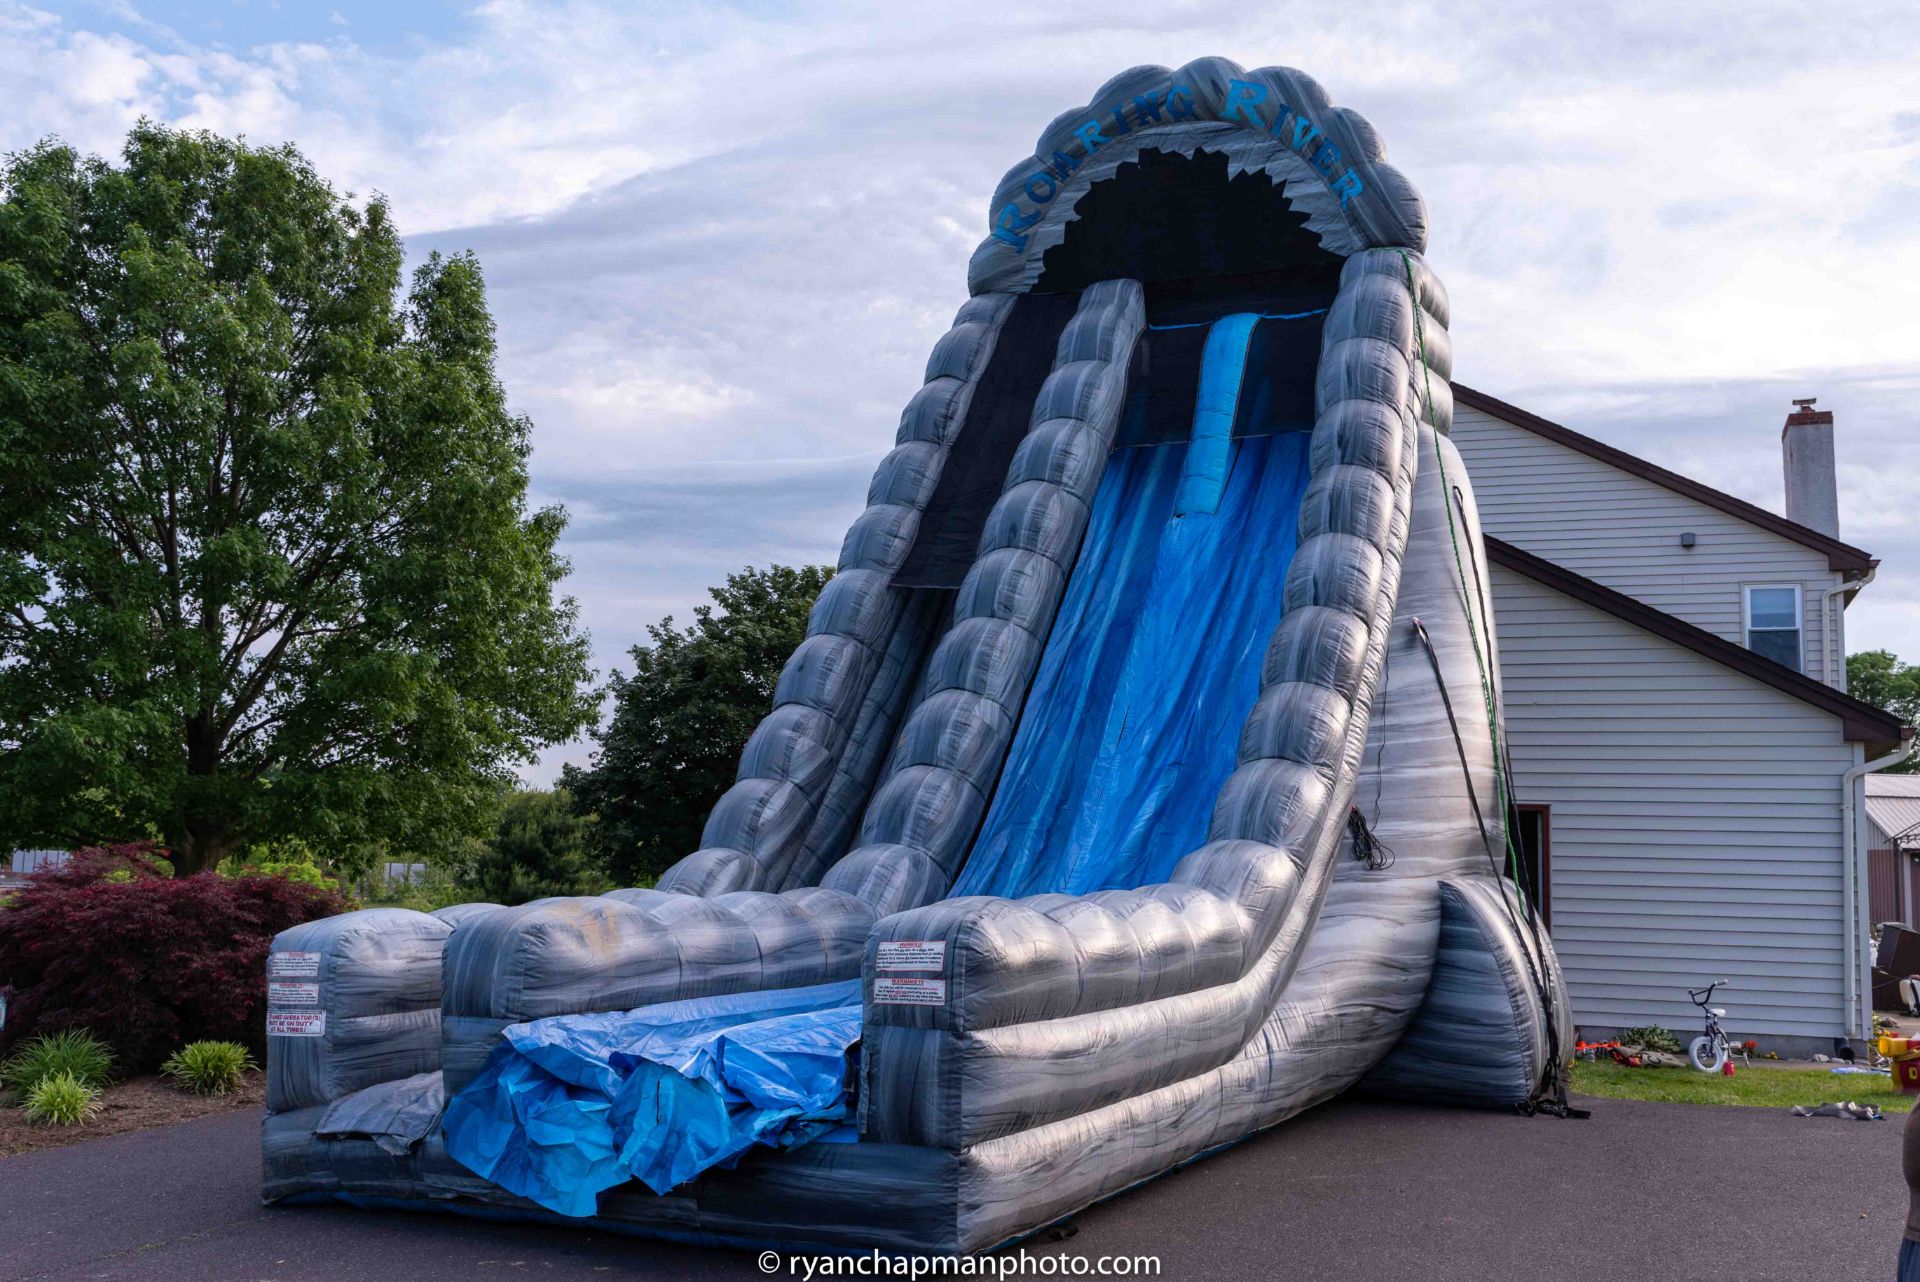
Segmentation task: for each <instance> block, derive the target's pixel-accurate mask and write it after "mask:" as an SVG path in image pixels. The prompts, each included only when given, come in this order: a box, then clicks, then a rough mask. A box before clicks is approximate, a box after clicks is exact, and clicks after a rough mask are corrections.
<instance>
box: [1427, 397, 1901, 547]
mask: <svg viewBox="0 0 1920 1282" xmlns="http://www.w3.org/2000/svg"><path fill="white" fill-rule="evenodd" d="M1453 399H1454V401H1455V402H1456V403H1457V404H1460V405H1466V406H1470V407H1471V408H1473V409H1477V410H1480V411H1482V412H1483V413H1487V414H1491V415H1493V416H1494V417H1496V418H1499V419H1501V420H1503V421H1505V422H1508V423H1511V424H1513V425H1514V426H1515V427H1520V428H1525V429H1526V430H1527V431H1529V432H1532V433H1533V434H1534V435H1535V436H1540V437H1544V438H1545V439H1547V440H1549V441H1552V442H1554V443H1555V444H1557V445H1564V446H1566V447H1567V448H1568V449H1571V450H1578V451H1580V453H1582V454H1585V455H1586V456H1588V457H1589V458H1595V459H1598V460H1600V461H1601V462H1602V463H1607V464H1611V465H1612V466H1614V467H1617V468H1619V469H1620V470H1621V471H1623V472H1627V473H1630V474H1632V475H1634V476H1637V477H1640V478H1641V479H1642V480H1647V481H1652V482H1653V483H1654V484H1655V485H1659V486H1662V487H1664V488H1666V489H1669V490H1672V491H1673V492H1674V493H1676V494H1683V495H1685V496H1686V497H1687V498H1690V499H1693V500H1694V501H1695V502H1697V503H1704V504H1706V505H1707V506H1708V507H1711V508H1717V509H1718V510H1720V511H1722V512H1725V513H1727V514H1728V515H1729V516H1737V517H1739V518H1740V519H1741V520H1743V521H1745V522H1747V523H1748V524H1750V525H1757V526H1759V527H1760V528H1761V529H1763V530H1767V531H1769V532H1771V533H1773V534H1777V535H1779V536H1780V537H1781V538H1784V539H1791V540H1793V541H1794V542H1795V543H1799V544H1801V545H1803V546H1805V547H1809V548H1812V549H1813V550H1814V551H1816V552H1820V553H1824V554H1825V556H1826V558H1827V568H1828V569H1830V570H1840V571H1847V570H1855V571H1861V572H1865V571H1867V570H1871V569H1873V568H1874V567H1875V566H1876V565H1878V564H1880V563H1879V562H1878V561H1876V560H1875V559H1874V558H1873V556H1872V555H1871V554H1869V553H1867V552H1866V551H1864V550H1862V549H1860V548H1857V547H1854V546H1853V545H1852V544H1851V543H1842V542H1841V541H1840V540H1839V539H1836V538H1832V537H1830V536H1828V535H1825V534H1822V533H1820V531H1818V530H1815V529H1809V528H1808V527H1807V526H1804V525H1801V524H1800V523H1799V522H1797V521H1789V520H1788V519H1787V518H1786V517H1784V516H1780V515H1778V514H1777V513H1773V512H1769V511H1767V509H1765V508H1763V507H1756V506H1754V505H1753V504H1751V503H1749V502H1747V501H1746V500H1745V499H1737V498H1735V497H1733V495H1731V494H1726V493H1722V492H1721V491H1719V490H1716V489H1714V488H1713V487H1712V486H1710V485H1702V484H1700V482H1698V481H1696V480H1693V479H1692V478H1691V477H1685V476H1682V475H1680V474H1679V473H1678V472H1669V471H1668V470H1667V469H1666V468H1664V467H1660V466H1658V465H1656V464H1653V463H1649V462H1647V461H1646V460H1645V459H1643V458H1638V457H1635V456H1634V455H1632V454H1629V453H1627V452H1626V451H1625V450H1618V449H1615V448H1614V447H1613V446H1611V445H1607V444H1605V443H1603V442H1600V441H1596V440H1594V439H1593V438H1592V437H1591V436H1582V435H1581V434H1580V433H1578V432H1576V431H1574V430H1573V429H1572V428H1570V427H1562V426H1561V425H1560V424H1558V423H1553V422H1549V421H1548V420H1546V419H1544V418H1541V417H1540V416H1539V415H1538V414H1530V413H1528V412H1527V411H1526V410H1523V409H1521V408H1520V407H1519V406H1517V405H1509V404H1508V403H1507V402H1505V401H1503V400H1500V399H1498V398H1497V397H1493V396H1488V395H1487V394H1486V393H1485V392H1479V391H1475V390H1474V389H1473V388H1471V387H1467V386H1465V385H1463V384H1460V383H1455V384H1453Z"/></svg>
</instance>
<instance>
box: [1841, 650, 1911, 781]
mask: <svg viewBox="0 0 1920 1282" xmlns="http://www.w3.org/2000/svg"><path fill="white" fill-rule="evenodd" d="M1847 693H1849V694H1851V695H1852V696H1853V697H1854V698H1856V699H1864V700H1866V701H1867V702H1868V703H1871V704H1872V705H1873V706H1874V707H1876V708H1879V709H1881V710H1882V711H1884V712H1888V713H1891V714H1892V715H1894V716H1896V717H1898V718H1900V720H1902V721H1904V722H1906V723H1907V724H1908V725H1910V726H1920V666H1915V665H1914V664H1911V663H1902V662H1901V661H1900V660H1899V658H1898V657H1897V656H1895V654H1894V653H1893V651H1891V650H1865V651H1862V652H1861V653H1859V654H1850V655H1848V656H1847ZM1916 772H1920V762H1917V761H1915V760H1914V759H1913V758H1912V757H1908V758H1907V759H1906V760H1905V761H1902V762H1900V763H1899V764H1898V765H1894V766H1889V767H1888V768H1887V773H1888V774H1914V773H1916Z"/></svg>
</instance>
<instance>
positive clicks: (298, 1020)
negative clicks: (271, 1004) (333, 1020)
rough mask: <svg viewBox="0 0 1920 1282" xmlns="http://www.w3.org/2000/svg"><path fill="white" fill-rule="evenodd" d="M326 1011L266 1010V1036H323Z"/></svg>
mask: <svg viewBox="0 0 1920 1282" xmlns="http://www.w3.org/2000/svg"><path fill="white" fill-rule="evenodd" d="M326 1035H327V1012H325V1011H323V1010H272V1009H269V1010H268V1011H267V1036H268V1037H325V1036H326Z"/></svg>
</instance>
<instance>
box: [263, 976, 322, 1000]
mask: <svg viewBox="0 0 1920 1282" xmlns="http://www.w3.org/2000/svg"><path fill="white" fill-rule="evenodd" d="M319 1004H320V985H318V984H316V983H314V982H313V981H311V980H304V981H303V980H291V981H289V980H284V979H269V980H268V981H267V1005H268V1006H269V1007H272V1006H318V1005H319Z"/></svg>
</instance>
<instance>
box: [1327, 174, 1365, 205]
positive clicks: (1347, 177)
mask: <svg viewBox="0 0 1920 1282" xmlns="http://www.w3.org/2000/svg"><path fill="white" fill-rule="evenodd" d="M1332 190H1333V194H1334V195H1336V196H1338V197H1339V198H1340V208H1342V209H1345V208H1346V207H1347V206H1348V205H1349V204H1351V203H1352V202H1353V198H1354V197H1355V196H1358V195H1359V194H1360V193H1361V192H1363V191H1365V190H1366V187H1365V185H1364V184H1363V183H1361V181H1360V175H1359V174H1356V173H1354V172H1353V170H1351V169H1349V170H1347V172H1346V173H1344V174H1341V175H1340V176H1339V177H1338V178H1336V179H1335V180H1334V182H1333V187H1332Z"/></svg>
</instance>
